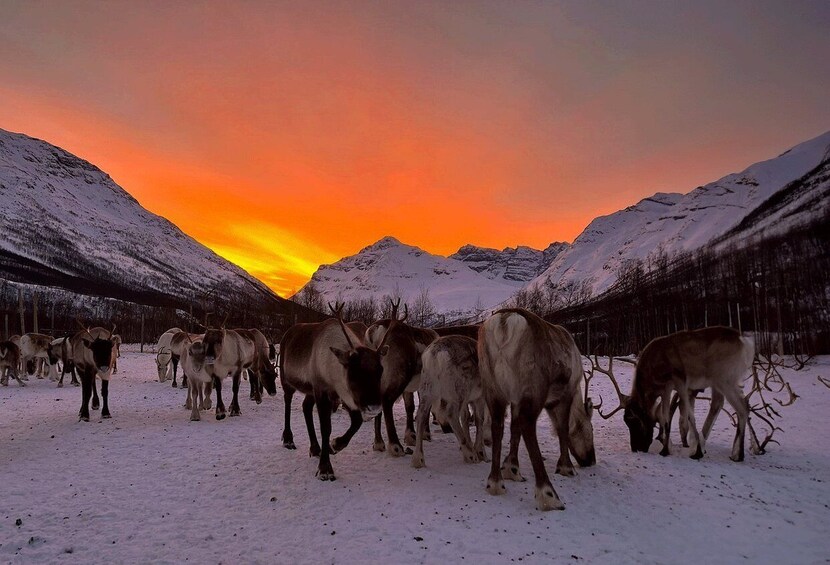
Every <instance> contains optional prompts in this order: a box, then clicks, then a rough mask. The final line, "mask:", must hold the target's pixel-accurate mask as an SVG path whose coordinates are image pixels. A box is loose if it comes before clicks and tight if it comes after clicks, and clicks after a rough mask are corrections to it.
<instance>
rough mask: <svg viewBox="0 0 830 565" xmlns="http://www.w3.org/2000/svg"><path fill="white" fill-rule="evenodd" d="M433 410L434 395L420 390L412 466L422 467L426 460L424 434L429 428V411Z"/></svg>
mask: <svg viewBox="0 0 830 565" xmlns="http://www.w3.org/2000/svg"><path fill="white" fill-rule="evenodd" d="M431 410H432V395H430V394H429V393H426V392H424V391H423V390H421V391H419V392H418V418H417V420H416V434H415V452H414V453H413V454H412V466H413V467H415V468H416V469H420V468H421V467H423V466H424V465H425V462H424V435H425V434H426V431H427V430H428V429H429V413H430V411H431Z"/></svg>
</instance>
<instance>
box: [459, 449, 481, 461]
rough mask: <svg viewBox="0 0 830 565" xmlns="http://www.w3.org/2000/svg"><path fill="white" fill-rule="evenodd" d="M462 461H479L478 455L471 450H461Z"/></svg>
mask: <svg viewBox="0 0 830 565" xmlns="http://www.w3.org/2000/svg"><path fill="white" fill-rule="evenodd" d="M462 455H463V457H464V463H479V459H478V455H476V454H475V453H473V452H472V451H463V452H462Z"/></svg>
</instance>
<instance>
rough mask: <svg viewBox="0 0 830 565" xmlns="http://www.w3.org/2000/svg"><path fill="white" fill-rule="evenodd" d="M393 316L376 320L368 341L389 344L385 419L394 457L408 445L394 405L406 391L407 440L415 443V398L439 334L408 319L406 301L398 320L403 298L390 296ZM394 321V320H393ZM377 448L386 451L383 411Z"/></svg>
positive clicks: (377, 422) (383, 393)
mask: <svg viewBox="0 0 830 565" xmlns="http://www.w3.org/2000/svg"><path fill="white" fill-rule="evenodd" d="M390 304H391V306H392V317H391V318H390V319H386V320H380V321H378V322H375V323H374V324H372V325H371V326H369V327H368V329H367V330H366V341H367V342H368V343H369V344H371V345H373V346H375V347H377V346H378V344H379V343H381V342H383V343H386V344H388V345H389V354H388V355H385V356H384V357H383V378H382V379H381V386H380V390H381V396H382V398H383V419H384V420H385V421H386V436H387V439H388V441H389V454H390V455H392V456H393V457H401V456H402V455H404V448H403V446H402V445H401V442H400V440H399V439H398V431H397V429H396V428H395V417H394V414H393V411H392V408H393V406H394V404H395V402H396V401H397V400H398V398H400V397H401V395H403V397H404V406H405V408H406V429H405V433H404V441H405V442H406V444H407V445H415V399H414V393H415V391H416V390H418V386H419V380H418V377H419V376H420V374H421V354H422V353H423V352H424V350H425V349H426V348H427V347H428V346H429V344H431V343H432V342H433V341H435V340H436V339H438V334H436V333H435V332H434V331H432V330H428V329H422V328H415V327H412V326H409V325H407V324H405V323H404V321H405V320H406V318H407V317H408V315H409V309H408V307H407V306H406V305H404V315H403V317H402V318H401V319H400V320H398V319H397V316H398V308H399V307H400V304H401V299H400V298H399V299H398V300H397V301H396V302H392V301H391V300H390ZM393 322H394V323H393ZM373 448H374V450H375V451H385V450H386V444H385V443H384V442H383V436H382V435H381V420H380V415H378V416H377V418H376V419H375V442H374V446H373Z"/></svg>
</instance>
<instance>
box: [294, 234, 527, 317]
mask: <svg viewBox="0 0 830 565" xmlns="http://www.w3.org/2000/svg"><path fill="white" fill-rule="evenodd" d="M309 284H311V285H313V287H314V289H315V290H317V291H318V292H320V293H322V295H323V297H324V299H325V300H329V301H331V300H346V301H348V300H356V299H361V298H367V297H369V296H372V297H374V298H376V299H379V300H382V299H383V297H384V296H396V295H397V296H401V297H402V298H403V300H404V302H408V303H410V304H412V303H413V302H415V300H416V299H417V298H418V297H419V296H420V295H422V294H423V293H424V292H427V293H428V295H429V299H430V301H431V303H432V305H433V306H434V307H435V309H436V311H437V312H438V313H439V314H445V315H446V317H447V318H448V319H453V318H456V317H465V316H468V315H470V314H472V313H474V312H476V311H477V310H480V309H483V308H486V307H487V306H490V305H493V304H498V303H499V302H502V301H503V300H506V299H507V298H509V297H510V296H511V295H513V293H515V292H516V290H517V285H516V283H515V281H506V280H503V279H500V278H490V277H488V276H487V275H486V274H483V273H478V272H476V271H475V270H473V269H471V268H470V267H469V266H468V265H467V263H465V262H463V261H459V260H457V259H452V258H448V257H442V256H440V255H433V254H431V253H427V252H426V251H424V250H423V249H419V248H417V247H413V246H411V245H406V244H403V243H401V242H400V241H398V240H397V239H395V238H394V237H385V238H383V239H381V240H380V241H378V242H376V243H374V244H372V245H370V246H368V247H366V248H364V249H362V250H361V251H360V252H359V253H357V254H355V255H351V256H349V257H345V258H343V259H341V260H340V261H337V262H336V263H333V264H331V265H321V266H320V268H319V269H317V272H315V273H314V275H313V276H312V277H311V282H310V283H309ZM307 286H308V285H307ZM300 292H302V290H301V291H300Z"/></svg>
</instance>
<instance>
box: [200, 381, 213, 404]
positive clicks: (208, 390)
mask: <svg viewBox="0 0 830 565" xmlns="http://www.w3.org/2000/svg"><path fill="white" fill-rule="evenodd" d="M202 386H203V388H204V390H205V401H204V403H203V404H202V410H210V407H211V406H213V402H211V400H210V393H211V391H212V390H213V381H212V380H211V381H208V382H206V383H204V384H203V385H202Z"/></svg>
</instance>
